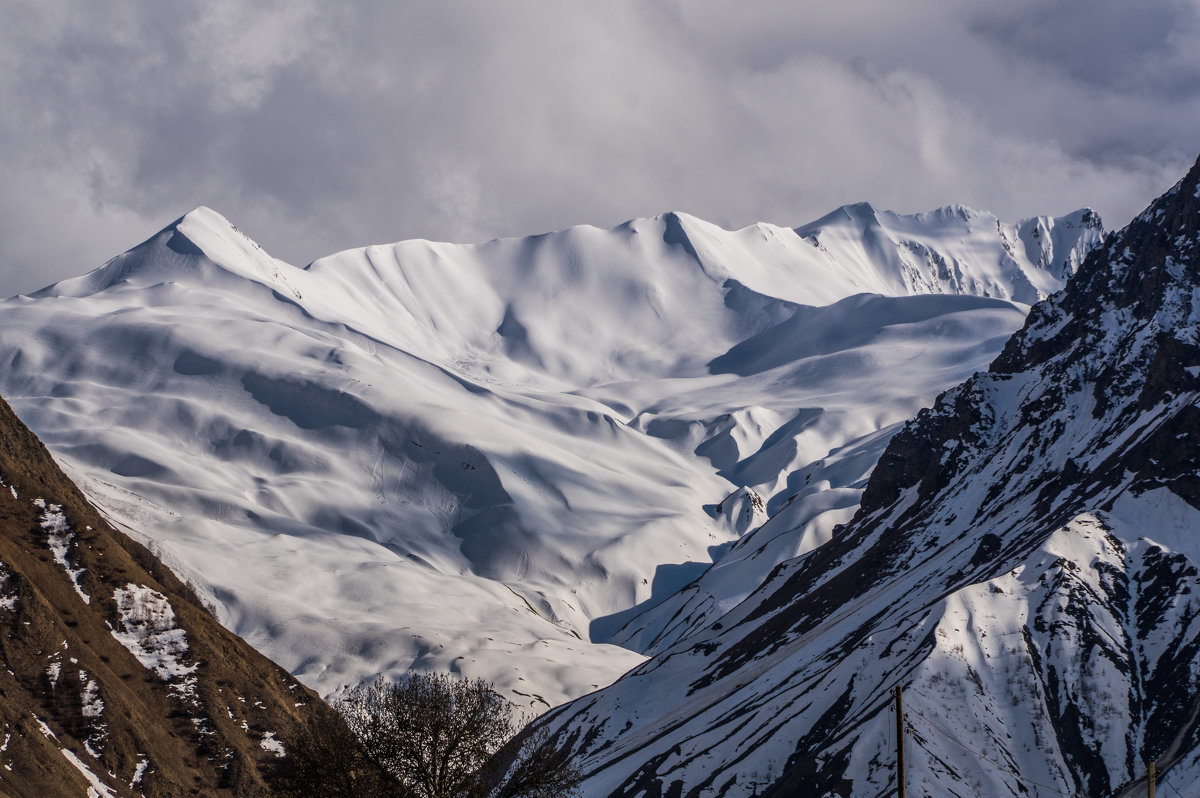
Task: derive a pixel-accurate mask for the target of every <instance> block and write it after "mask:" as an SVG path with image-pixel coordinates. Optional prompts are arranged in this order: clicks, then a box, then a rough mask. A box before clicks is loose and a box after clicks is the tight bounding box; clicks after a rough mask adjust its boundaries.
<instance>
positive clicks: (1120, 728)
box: [546, 162, 1200, 796]
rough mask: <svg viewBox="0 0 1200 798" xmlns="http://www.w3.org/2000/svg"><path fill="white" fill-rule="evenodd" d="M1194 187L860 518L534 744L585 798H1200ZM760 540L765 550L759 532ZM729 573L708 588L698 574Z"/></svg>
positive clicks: (1138, 230)
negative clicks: (1169, 797) (572, 771)
mask: <svg viewBox="0 0 1200 798" xmlns="http://www.w3.org/2000/svg"><path fill="white" fill-rule="evenodd" d="M1198 408H1200V162H1198V163H1197V165H1196V166H1195V167H1193V169H1192V171H1191V172H1190V173H1189V174H1188V175H1187V177H1186V178H1184V180H1183V181H1181V183H1180V184H1178V185H1177V186H1176V187H1175V188H1174V189H1173V190H1172V191H1170V192H1169V193H1168V194H1166V195H1164V197H1162V198H1161V199H1159V200H1158V201H1157V202H1155V203H1154V204H1153V205H1151V207H1150V208H1149V209H1147V211H1146V212H1145V213H1144V214H1142V215H1141V216H1140V217H1139V218H1138V219H1136V220H1134V221H1133V222H1132V223H1131V224H1130V226H1129V227H1128V228H1126V229H1125V230H1124V231H1122V232H1120V233H1118V234H1115V235H1114V236H1111V237H1110V238H1109V239H1108V240H1107V241H1106V242H1105V244H1104V246H1103V248H1102V249H1100V250H1097V251H1095V252H1093V253H1092V254H1091V256H1089V257H1088V258H1087V260H1086V261H1085V263H1084V264H1083V265H1082V266H1081V268H1080V270H1079V272H1078V273H1077V274H1076V276H1075V277H1074V278H1073V279H1072V280H1071V282H1070V284H1069V285H1068V286H1067V288H1066V290H1064V291H1062V292H1061V293H1058V294H1056V295H1054V296H1052V297H1051V298H1049V299H1048V300H1046V301H1044V302H1042V303H1039V304H1038V305H1037V306H1035V307H1034V308H1033V310H1032V312H1031V314H1030V316H1029V319H1028V321H1027V324H1026V326H1025V327H1024V328H1023V329H1022V330H1021V331H1020V332H1019V333H1018V334H1017V335H1015V336H1014V337H1013V338H1012V339H1010V341H1009V342H1008V343H1007V344H1006V346H1005V348H1004V350H1003V352H1002V353H1001V355H1000V356H999V357H998V358H997V359H996V361H995V362H994V363H993V365H992V366H991V369H990V370H989V371H988V372H987V373H983V374H978V375H976V376H974V377H973V378H971V379H970V380H968V381H966V382H965V383H964V384H962V385H960V386H958V387H955V388H953V389H952V390H950V391H947V392H946V393H944V394H943V395H942V396H940V397H939V398H938V400H937V402H936V404H935V405H934V407H933V408H932V409H930V410H925V411H922V412H921V413H920V414H919V415H918V416H917V418H916V419H915V420H913V421H912V422H910V423H908V424H906V425H905V426H904V428H903V429H902V430H901V431H900V432H899V433H897V434H895V435H894V436H892V438H891V440H890V442H889V443H888V446H887V449H886V450H885V452H884V454H883V455H882V457H881V458H880V459H879V461H878V463H877V465H876V467H875V469H874V471H873V472H872V474H871V476H870V479H869V481H868V483H867V486H866V489H865V491H864V493H863V495H862V502H861V506H860V507H859V509H858V510H857V511H856V512H855V514H854V517H853V519H852V520H851V521H849V522H848V523H847V524H845V525H843V526H840V527H838V528H837V529H835V530H834V531H833V534H832V537H831V539H830V540H829V542H827V543H825V544H824V545H822V546H820V547H818V548H815V549H813V550H811V551H809V552H808V553H806V554H804V555H802V556H799V557H796V558H794V559H789V560H786V561H784V562H782V563H781V564H780V565H779V566H778V567H777V568H776V569H775V570H774V571H773V572H772V573H771V574H770V577H769V578H768V579H767V580H766V581H765V582H764V583H763V584H762V585H761V586H760V587H759V588H758V589H757V590H756V591H754V592H753V593H752V594H751V595H749V596H748V597H747V598H746V599H745V600H744V601H742V602H741V603H739V604H737V605H736V606H735V607H733V608H732V609H731V610H729V611H728V612H727V613H725V614H724V615H723V616H721V617H720V618H719V619H718V620H716V621H713V622H711V623H709V624H707V625H703V626H701V627H699V628H693V629H691V630H690V632H689V634H688V636H687V637H686V638H682V639H679V641H678V642H675V643H674V644H673V645H664V646H662V647H661V649H660V653H658V654H657V655H656V656H655V657H654V658H652V659H651V660H649V661H648V662H647V663H646V664H644V665H642V666H640V667H639V668H637V669H636V670H635V671H633V672H632V673H630V674H628V675H627V676H625V677H623V678H622V679H621V680H619V681H618V682H616V683H615V684H614V685H612V686H610V687H609V688H607V689H605V690H603V691H601V692H598V693H596V694H594V695H591V696H587V697H584V698H583V699H580V700H578V701H576V702H574V703H572V704H569V705H567V706H564V707H561V708H560V709H558V710H557V711H556V712H554V713H552V714H551V715H549V716H547V720H546V722H547V723H549V724H550V725H551V727H552V728H553V729H554V730H555V731H556V732H557V733H559V734H560V735H561V736H560V739H561V740H562V741H563V742H564V743H565V744H570V745H571V746H573V747H574V748H575V749H576V750H577V751H578V752H580V753H581V754H582V755H583V756H584V757H585V758H584V767H585V770H586V771H587V774H588V778H587V782H586V785H585V786H586V792H587V794H588V795H598V796H599V795H621V796H633V795H655V796H657V795H664V794H668V795H676V796H713V795H728V796H750V795H758V796H792V795H812V796H825V795H830V796H832V795H841V796H877V795H884V794H889V793H890V791H891V790H893V789H894V785H895V770H894V762H895V757H894V753H893V752H894V746H895V740H894V738H889V735H890V734H893V731H892V730H894V728H895V718H894V716H892V715H891V714H890V695H889V691H890V690H891V689H892V687H893V686H895V685H901V686H902V687H903V688H904V694H905V706H906V716H907V721H908V723H909V725H910V726H911V732H910V733H909V734H908V735H907V737H908V747H907V751H908V753H907V754H906V759H907V763H908V781H907V784H908V787H909V789H910V790H911V791H912V793H913V794H917V795H932V796H943V795H947V796H949V795H954V796H967V795H971V796H976V795H988V796H1009V795H1013V796H1016V795H1055V794H1063V795H1110V794H1117V795H1135V794H1136V795H1143V794H1145V792H1144V790H1145V785H1144V783H1142V781H1141V780H1142V779H1143V777H1144V774H1145V764H1144V763H1145V762H1146V761H1154V762H1156V764H1157V768H1158V772H1159V774H1160V780H1159V788H1158V789H1159V791H1160V794H1166V793H1167V792H1168V790H1169V789H1170V788H1174V789H1175V790H1176V791H1177V792H1178V793H1179V794H1181V795H1189V796H1190V795H1196V794H1197V792H1196V785H1197V784H1200V592H1198V590H1200V541H1198V540H1197V539H1196V535H1195V531H1196V530H1197V529H1198V528H1200V410H1198ZM769 527H770V523H769V524H767V526H766V527H764V528H763V529H760V530H759V532H758V533H756V536H757V535H761V534H763V531H764V530H765V529H767V528H769ZM724 566H725V563H724V562H722V563H720V564H718V565H717V566H716V567H715V568H714V569H713V572H714V573H715V572H719V571H721V570H722V569H723V568H724Z"/></svg>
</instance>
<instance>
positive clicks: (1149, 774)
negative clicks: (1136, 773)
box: [1146, 761, 1155, 798]
mask: <svg viewBox="0 0 1200 798" xmlns="http://www.w3.org/2000/svg"><path fill="white" fill-rule="evenodd" d="M1154 777H1155V772H1154V762H1153V761H1150V762H1147V763H1146V795H1148V796H1150V798H1154Z"/></svg>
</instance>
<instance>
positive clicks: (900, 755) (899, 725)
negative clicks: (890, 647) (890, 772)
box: [892, 685, 1154, 798]
mask: <svg viewBox="0 0 1200 798" xmlns="http://www.w3.org/2000/svg"><path fill="white" fill-rule="evenodd" d="M892 695H894V696H895V697H896V798H904V697H903V695H902V690H901V688H900V685H896V686H895V687H893V688H892ZM1150 798H1154V791H1153V788H1151V792H1150Z"/></svg>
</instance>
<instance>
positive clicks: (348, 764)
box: [275, 712, 415, 798]
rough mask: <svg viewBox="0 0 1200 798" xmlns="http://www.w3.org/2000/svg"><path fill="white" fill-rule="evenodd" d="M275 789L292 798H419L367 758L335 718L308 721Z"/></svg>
mask: <svg viewBox="0 0 1200 798" xmlns="http://www.w3.org/2000/svg"><path fill="white" fill-rule="evenodd" d="M275 787H276V790H277V791H278V792H279V794H280V795H285V796H293V797H294V798H311V796H314V795H320V796H325V797H326V798H415V794H414V793H413V791H412V790H410V789H408V788H406V787H405V786H403V785H402V784H400V783H399V782H398V781H397V780H396V779H395V778H394V777H393V776H392V775H391V774H390V773H388V772H387V771H386V770H384V769H383V768H382V767H380V766H379V765H378V764H377V763H376V762H374V761H373V760H372V759H371V758H370V757H368V756H367V752H366V749H365V748H364V747H363V745H362V744H361V743H360V742H359V741H358V738H357V737H355V735H354V732H352V731H351V730H350V729H349V728H348V727H347V725H346V723H345V722H344V721H343V720H342V718H340V717H339V716H338V715H337V714H336V713H333V712H330V713H328V714H325V713H321V714H319V715H317V716H315V717H313V718H312V719H310V720H309V722H308V724H307V725H306V726H305V727H304V728H303V730H302V731H301V732H300V733H299V734H298V735H297V736H296V737H295V738H294V739H292V740H291V741H289V745H288V747H287V756H286V757H285V758H284V759H282V760H280V761H279V762H278V763H277V765H276V767H275Z"/></svg>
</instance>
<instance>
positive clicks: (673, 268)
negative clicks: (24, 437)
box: [0, 206, 1100, 709]
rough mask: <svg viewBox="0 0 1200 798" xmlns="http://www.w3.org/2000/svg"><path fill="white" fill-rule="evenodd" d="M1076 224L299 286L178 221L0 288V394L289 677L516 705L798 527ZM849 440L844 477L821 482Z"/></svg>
mask: <svg viewBox="0 0 1200 798" xmlns="http://www.w3.org/2000/svg"><path fill="white" fill-rule="evenodd" d="M1099 236H1100V227H1099V221H1098V220H1097V219H1096V218H1095V216H1094V214H1091V213H1090V212H1087V211H1081V212H1077V213H1075V214H1073V215H1071V216H1068V217H1063V218H1060V219H1050V218H1039V219H1032V220H1028V221H1026V222H1022V223H1019V224H1006V223H1003V222H1000V221H999V220H997V219H995V217H992V216H990V215H987V214H981V213H978V212H975V211H968V210H967V209H963V208H950V209H943V211H938V212H933V213H931V214H925V215H919V216H916V217H904V216H897V215H895V214H888V213H884V212H876V211H874V210H873V209H871V208H870V207H869V206H852V207H850V208H848V209H844V212H843V213H841V214H835V215H834V216H832V217H829V218H827V219H826V220H823V221H822V222H820V223H817V224H815V225H810V226H809V227H807V228H802V229H801V230H789V229H785V228H776V227H771V226H767V225H757V226H755V227H751V228H746V229H745V230H741V231H736V232H729V231H725V230H722V229H720V228H717V227H714V226H712V225H708V224H706V223H704V222H701V221H700V220H696V219H693V218H691V217H687V216H684V215H681V214H667V215H665V216H662V217H658V218H654V219H643V220H635V221H632V222H629V223H628V224H625V225H622V226H620V227H617V228H614V229H612V230H598V229H595V228H588V227H582V228H573V229H570V230H565V231H562V232H559V233H554V234H549V235H546V236H538V237H533V238H527V239H512V240H505V241H495V242H491V243H488V244H484V245H480V246H454V245H448V244H435V243H430V242H424V241H409V242H402V243H400V244H395V245H389V246H377V247H367V248H365V249H360V250H352V251H348V252H344V253H340V254H337V255H334V256H331V257H329V258H324V259H322V260H319V261H317V262H315V263H313V264H311V265H310V266H309V267H308V268H306V269H298V268H295V267H292V266H289V265H288V264H286V263H282V262H280V261H277V260H275V259H273V258H271V257H270V256H269V255H267V254H266V253H265V252H263V251H262V250H261V248H259V247H258V245H257V244H255V243H254V242H253V241H251V240H250V239H249V238H247V237H246V236H245V235H244V234H242V233H241V232H240V231H238V230H237V229H236V228H234V227H233V226H232V225H230V224H229V223H228V222H227V221H225V220H224V219H222V218H221V217H220V216H219V215H217V214H216V213H214V212H212V211H210V210H208V209H198V210H197V211H194V212H193V213H190V214H188V215H187V216H186V217H184V218H183V219H181V220H179V221H178V222H177V223H176V224H173V225H171V226H170V227H168V228H167V229H165V230H163V231H162V232H161V233H159V234H158V235H156V236H154V237H152V238H151V239H150V240H148V241H147V242H145V243H144V244H143V245H141V246H139V247H137V248H135V249H133V250H131V251H130V252H128V253H125V254H124V255H121V256H119V257H117V258H114V259H113V260H112V261H110V262H109V263H108V264H106V265H105V266H103V267H102V268H100V269H97V270H96V271H94V272H92V273H90V274H88V275H85V276H83V277H80V278H77V279H75V280H68V281H66V282H63V283H60V284H58V285H56V286H52V287H50V288H47V289H45V290H43V291H41V292H39V293H38V294H36V295H34V296H32V297H16V298H14V299H11V300H9V301H7V302H5V303H4V304H3V308H2V310H3V312H2V313H0V364H3V368H2V369H0V388H2V389H3V390H4V391H6V392H7V395H9V396H10V398H11V401H13V403H14V407H15V408H16V409H17V411H18V413H19V414H20V415H21V416H22V418H24V419H25V420H26V421H27V422H28V423H29V424H30V425H31V427H32V428H33V429H34V430H35V431H37V432H38V434H39V435H41V436H42V437H43V439H44V440H45V441H46V442H47V445H48V446H49V447H50V448H51V450H52V451H54V452H55V454H56V456H57V457H59V458H60V459H61V461H62V462H63V463H64V464H65V466H66V467H67V468H68V469H69V470H70V472H71V473H72V475H73V476H75V477H76V478H77V479H78V480H79V481H80V482H81V484H82V485H83V486H84V488H85V490H86V491H87V492H88V494H89V495H90V496H92V497H94V499H95V500H96V501H97V502H98V503H99V504H100V505H101V506H102V507H103V508H104V509H105V511H106V512H107V513H108V514H109V515H110V516H111V517H112V518H114V519H118V520H119V521H120V522H121V523H123V524H126V525H128V526H129V527H130V528H131V529H133V530H139V531H144V534H145V535H146V536H147V537H146V538H145V540H146V542H147V543H148V544H149V545H150V546H151V547H152V548H153V549H154V550H155V551H156V553H159V554H161V555H162V556H163V557H164V558H165V559H166V560H167V561H168V562H169V563H170V564H171V565H172V567H174V568H175V569H176V570H177V571H178V572H179V573H180V574H182V575H184V576H185V577H186V578H187V579H188V580H189V582H190V583H191V584H192V585H193V586H194V587H195V588H196V590H197V591H198V593H199V594H201V595H202V596H203V597H204V598H205V600H206V601H210V602H212V603H213V604H214V605H215V606H216V607H217V608H218V611H219V613H220V617H221V619H222V620H223V621H224V622H225V623H226V624H228V625H229V627H230V628H231V629H233V630H235V631H236V632H238V633H239V634H242V635H243V636H245V637H246V638H247V639H248V640H249V641H250V642H252V643H253V644H254V645H256V646H258V647H259V648H260V649H261V650H262V651H264V652H266V653H267V654H269V655H270V656H271V657H272V658H273V659H275V660H276V661H278V662H280V663H281V664H283V665H284V666H285V667H287V668H288V669H289V670H290V671H292V672H293V673H295V674H297V675H298V676H300V678H302V679H303V680H305V681H306V682H307V683H308V684H310V685H312V686H314V687H316V688H318V689H319V690H321V691H322V692H328V691H332V690H335V689H337V688H339V687H341V686H343V685H345V684H353V683H356V682H358V681H359V680H361V679H363V678H364V677H370V676H372V675H374V674H376V673H385V674H390V675H395V674H398V673H400V672H403V671H404V670H406V669H409V668H429V669H441V670H451V671H455V672H461V673H465V674H467V675H470V676H482V677H485V678H487V679H489V680H492V681H495V682H496V683H498V684H499V685H500V686H501V687H502V688H503V689H504V690H505V691H507V692H508V694H509V695H510V697H512V698H514V699H516V700H518V701H520V702H523V703H527V704H528V705H530V706H533V707H535V708H538V709H544V708H546V707H548V706H551V705H555V704H558V703H560V702H562V701H563V700H565V699H567V698H571V697H574V696H578V695H580V694H582V693H585V692H588V691H590V690H592V689H594V688H595V687H598V686H600V685H603V684H606V683H608V682H610V681H611V680H612V679H613V678H615V677H616V676H617V675H619V674H620V673H622V672H624V671H625V670H627V669H629V668H630V667H633V666H635V665H637V664H638V663H640V662H641V661H642V660H643V657H642V656H641V655H640V654H639V653H638V651H640V650H649V645H648V641H649V638H650V637H651V636H652V635H650V634H649V633H641V632H638V631H635V630H637V629H639V628H641V627H640V624H641V622H640V621H639V620H638V619H637V617H636V616H639V615H640V614H641V613H642V612H643V611H646V610H648V609H651V608H653V607H654V606H655V605H657V604H658V603H659V602H661V601H662V600H664V599H665V598H666V597H668V596H670V595H672V594H673V593H674V592H675V591H676V589H677V588H679V587H680V586H682V585H684V584H686V583H687V582H689V581H690V580H691V579H693V578H694V577H696V576H697V575H698V574H699V573H701V572H702V571H704V569H705V568H707V567H708V566H709V565H711V563H712V562H713V560H714V559H719V558H720V557H721V556H722V555H723V554H724V553H725V552H726V551H728V549H729V547H730V546H731V545H732V544H733V543H734V542H735V541H737V540H738V539H739V536H741V535H743V534H744V533H746V532H747V531H749V530H750V529H753V528H755V527H757V526H758V525H759V524H760V523H761V522H762V521H763V520H764V518H765V517H766V515H767V514H769V513H773V512H775V510H776V509H778V508H779V507H780V506H782V505H783V504H784V503H786V502H787V499H788V498H789V497H790V496H793V495H796V494H797V493H803V492H813V491H823V490H825V489H827V488H828V489H835V488H836V490H835V491H834V495H835V498H836V500H835V501H828V502H821V501H818V502H816V503H812V502H809V503H807V504H805V503H801V504H795V503H793V507H803V508H805V512H806V513H808V514H809V515H810V516H811V518H808V517H807V516H806V517H805V518H803V519H799V520H797V523H807V522H808V521H811V522H812V523H811V526H812V527H813V528H814V530H815V531H814V532H813V536H812V539H813V540H814V541H815V540H820V539H822V535H824V534H825V533H826V532H827V530H828V528H829V527H831V526H832V524H833V519H836V520H844V518H843V517H842V516H841V514H844V513H848V512H850V511H852V508H853V506H854V504H855V502H856V500H857V495H858V491H859V490H860V489H861V478H862V476H863V474H864V473H865V471H866V470H869V467H870V464H871V463H873V462H874V458H875V457H877V456H878V453H879V451H881V441H883V440H886V436H887V435H888V434H890V432H892V431H894V429H895V425H897V424H898V423H899V422H901V421H902V420H904V419H906V418H908V417H910V416H911V415H912V414H913V413H914V412H916V410H917V409H918V408H919V407H921V406H923V405H924V404H927V403H928V402H929V401H930V400H931V399H932V398H933V396H934V395H935V393H936V391H937V390H940V389H942V388H945V387H948V386H949V385H952V384H955V383H956V382H959V381H961V380H962V379H964V378H966V377H967V376H969V375H970V374H971V373H973V372H974V371H975V370H977V369H978V368H981V367H983V365H985V364H986V363H987V362H988V361H989V360H990V359H991V358H992V357H994V355H995V353H996V352H998V351H999V347H1000V345H1001V343H1002V342H1003V340H1004V339H1005V338H1006V337H1007V336H1008V335H1009V334H1010V333H1011V332H1012V331H1013V330H1015V329H1016V328H1017V327H1018V326H1019V325H1020V323H1021V322H1022V320H1023V318H1024V312H1025V310H1026V308H1025V306H1024V305H1022V304H1020V303H1023V302H1031V301H1033V300H1034V299H1035V298H1036V297H1037V296H1039V295H1041V294H1042V293H1044V292H1045V291H1047V290H1050V289H1052V288H1054V287H1055V286H1057V285H1060V284H1061V275H1063V274H1065V273H1068V272H1070V271H1071V270H1073V269H1074V268H1075V266H1076V265H1077V263H1078V261H1079V259H1080V257H1081V255H1082V254H1083V253H1084V252H1086V251H1087V250H1088V249H1090V248H1091V247H1092V246H1094V245H1095V244H1096V242H1097V241H1098V239H1099ZM849 450H856V451H859V452H860V454H859V456H857V457H855V458H851V459H852V460H853V462H854V463H855V467H856V468H858V469H860V470H859V473H857V474H854V473H851V472H852V471H853V470H854V469H853V468H840V469H839V468H832V467H830V468H825V467H824V466H823V465H821V463H822V462H823V461H824V460H825V459H826V458H828V456H829V455H830V453H831V452H834V451H839V452H845V451H849ZM843 459H845V458H843ZM809 466H811V468H809V472H808V477H809V479H808V482H809V484H807V485H803V484H796V483H795V482H794V477H793V476H791V475H793V474H795V473H797V470H798V469H800V468H804V467H809ZM796 553H797V552H796V550H795V549H794V548H790V549H788V550H787V551H783V550H780V551H775V550H772V551H771V553H770V556H771V557H778V558H780V559H783V558H784V557H786V556H792V555H794V554H796ZM765 559H766V558H762V559H760V560H759V561H758V563H759V564H761V563H762V562H765ZM756 567H758V565H756ZM762 575H763V574H751V576H750V577H748V578H752V579H757V578H760V577H761V576H762ZM649 623H651V625H653V622H649ZM614 635H616V637H615V638H614ZM610 638H613V639H615V640H616V642H619V643H621V644H623V645H624V646H626V647H620V646H617V645H607V644H606V641H608V640H609V639H610Z"/></svg>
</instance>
